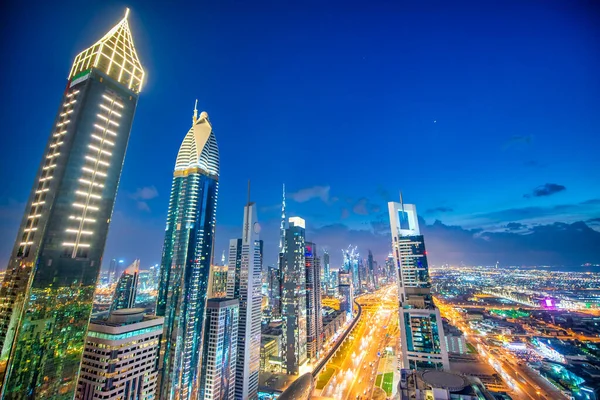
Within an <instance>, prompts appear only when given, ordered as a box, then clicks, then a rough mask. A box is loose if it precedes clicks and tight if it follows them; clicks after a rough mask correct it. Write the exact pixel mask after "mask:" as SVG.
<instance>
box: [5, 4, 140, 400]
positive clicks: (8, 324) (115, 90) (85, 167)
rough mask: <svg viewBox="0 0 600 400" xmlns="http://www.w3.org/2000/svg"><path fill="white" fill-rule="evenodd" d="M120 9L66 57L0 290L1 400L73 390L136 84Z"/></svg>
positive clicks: (54, 395) (137, 73)
mask: <svg viewBox="0 0 600 400" xmlns="http://www.w3.org/2000/svg"><path fill="white" fill-rule="evenodd" d="M127 14H128V12H127V13H126V14H125V17H124V18H123V19H122V20H121V21H120V22H119V23H118V24H117V25H115V26H114V27H113V28H112V29H111V30H110V31H109V32H108V33H106V35H104V36H103V37H102V38H101V39H100V40H99V41H98V42H96V43H95V44H94V45H93V46H92V47H90V48H88V49H86V50H84V51H83V52H81V53H80V54H78V55H77V56H76V57H75V60H74V62H73V65H72V67H71V72H70V73H69V78H68V82H67V85H66V87H65V91H64V94H63V97H62V100H61V104H60V107H59V109H58V113H57V115H56V119H55V121H54V124H53V128H52V131H51V133H50V138H49V139H48V143H47V145H46V149H45V150H44V155H43V158H42V161H41V163H40V166H39V169H38V172H37V176H36V178H35V181H34V184H33V188H32V190H31V194H30V196H29V200H28V202H27V207H26V209H25V214H24V216H23V219H22V222H21V226H20V227H19V231H18V234H17V240H16V242H15V245H14V247H13V250H12V253H11V257H10V261H9V264H8V266H7V268H6V274H5V277H4V282H3V284H2V286H1V288H0V347H1V351H0V382H2V383H3V386H2V389H1V391H2V396H1V397H3V398H23V397H35V398H40V397H46V398H53V399H63V398H64V399H67V398H68V399H72V398H73V395H74V393H75V389H76V385H77V375H78V369H79V363H80V361H81V356H82V352H83V347H84V340H85V332H86V330H87V327H88V323H89V319H90V313H91V311H92V303H93V296H94V290H95V287H96V281H97V280H98V274H99V272H100V266H101V259H102V254H103V252H104V245H105V242H106V236H107V233H108V226H109V223H110V219H111V216H112V211H113V206H114V202H115V197H116V193H117V186H118V183H119V178H120V175H121V169H122V167H123V160H124V157H125V150H126V148H127V142H128V141H129V134H130V131H131V126H132V122H133V116H134V113H135V109H136V105H137V100H138V95H139V93H140V90H141V88H142V84H143V82H144V70H143V68H142V65H141V64H140V61H139V59H138V57H137V54H136V51H135V48H134V46H133V39H132V37H131V32H130V30H129V24H128V22H127ZM25 161H27V160H25ZM58 299H60V301H58Z"/></svg>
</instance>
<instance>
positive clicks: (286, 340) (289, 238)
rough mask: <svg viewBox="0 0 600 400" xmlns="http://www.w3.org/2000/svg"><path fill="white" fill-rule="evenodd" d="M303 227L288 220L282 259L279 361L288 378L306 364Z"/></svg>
mask: <svg viewBox="0 0 600 400" xmlns="http://www.w3.org/2000/svg"><path fill="white" fill-rule="evenodd" d="M305 229H306V224H305V222H304V220H303V219H302V218H298V217H291V218H290V219H289V227H288V228H287V229H286V230H285V245H284V249H285V251H284V253H283V255H282V257H281V259H282V266H283V271H282V274H281V276H282V282H281V286H282V295H281V305H282V320H283V340H282V359H283V360H282V361H283V368H284V369H285V371H286V373H287V374H290V375H297V374H298V373H299V372H300V366H301V365H302V364H304V363H305V362H306V361H307V353H306V351H307V349H306V271H305V269H306V268H305V265H304V262H305V258H304V257H305V256H304V251H305V249H304V246H305V243H304V237H305Z"/></svg>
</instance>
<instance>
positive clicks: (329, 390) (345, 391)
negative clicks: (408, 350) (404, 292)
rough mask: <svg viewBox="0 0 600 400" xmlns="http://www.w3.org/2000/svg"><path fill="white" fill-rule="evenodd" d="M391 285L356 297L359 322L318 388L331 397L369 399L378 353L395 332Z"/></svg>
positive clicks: (374, 377) (382, 350) (390, 341)
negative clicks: (360, 315)
mask: <svg viewBox="0 0 600 400" xmlns="http://www.w3.org/2000/svg"><path fill="white" fill-rule="evenodd" d="M396 298H397V294H396V290H395V285H394V286H390V287H387V288H384V289H381V290H379V291H377V292H375V293H372V294H367V295H364V296H361V297H359V298H357V299H356V302H357V303H358V304H360V305H361V307H362V317H361V320H360V322H359V325H358V326H357V327H356V328H355V330H354V331H353V333H352V338H351V339H350V340H351V343H350V346H348V347H347V348H346V349H345V355H344V357H338V359H341V362H339V365H332V364H329V365H330V366H331V367H333V368H335V370H336V373H335V374H334V375H333V376H332V377H331V379H330V380H329V382H328V384H327V385H326V386H325V388H324V389H323V391H322V396H326V397H332V398H335V399H370V398H371V393H372V391H373V387H374V385H375V383H376V380H377V374H378V366H379V360H380V356H381V355H382V354H383V353H384V352H385V349H386V347H387V346H391V345H393V344H394V335H393V333H395V332H397V324H396V320H397V301H396Z"/></svg>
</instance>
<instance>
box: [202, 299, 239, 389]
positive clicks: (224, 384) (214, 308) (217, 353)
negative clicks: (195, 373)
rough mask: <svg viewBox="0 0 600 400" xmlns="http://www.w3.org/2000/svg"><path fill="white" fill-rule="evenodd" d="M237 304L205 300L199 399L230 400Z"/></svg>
mask: <svg viewBox="0 0 600 400" xmlns="http://www.w3.org/2000/svg"><path fill="white" fill-rule="evenodd" d="M238 313H239V302H238V300H237V299H225V298H216V299H208V301H207V303H206V334H205V340H204V341H203V343H202V346H203V350H202V372H201V376H200V396H199V397H198V398H199V399H203V400H234V399H235V398H236V397H235V384H236V361H235V360H236V357H237V341H238V340H237V333H238V318H239V317H238Z"/></svg>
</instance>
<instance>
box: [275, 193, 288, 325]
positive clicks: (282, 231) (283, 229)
mask: <svg viewBox="0 0 600 400" xmlns="http://www.w3.org/2000/svg"><path fill="white" fill-rule="evenodd" d="M286 228H287V221H286V217H285V184H283V192H282V198H281V223H280V225H279V254H278V258H277V267H278V269H277V273H278V279H277V283H278V284H279V288H278V291H277V292H275V296H274V297H273V316H274V317H275V318H277V317H281V315H282V313H283V304H282V301H281V298H282V296H283V263H284V253H285V232H286Z"/></svg>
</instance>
